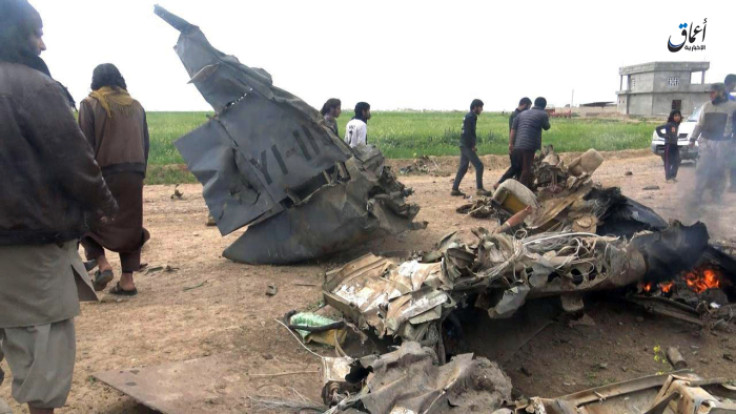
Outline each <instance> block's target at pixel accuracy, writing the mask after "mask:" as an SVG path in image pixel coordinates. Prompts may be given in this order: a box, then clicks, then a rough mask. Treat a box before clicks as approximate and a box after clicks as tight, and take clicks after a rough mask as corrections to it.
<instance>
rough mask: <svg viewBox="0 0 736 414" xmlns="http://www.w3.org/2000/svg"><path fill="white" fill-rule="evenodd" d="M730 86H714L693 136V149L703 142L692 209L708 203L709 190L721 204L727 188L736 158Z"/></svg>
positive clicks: (735, 108) (735, 106)
mask: <svg viewBox="0 0 736 414" xmlns="http://www.w3.org/2000/svg"><path fill="white" fill-rule="evenodd" d="M726 95H727V94H726V86H725V85H724V84H722V83H714V84H713V85H711V92H710V99H711V100H710V102H706V103H705V105H703V109H702V110H701V111H700V117H699V118H698V123H697V124H696V125H695V129H694V130H693V133H692V135H691V136H690V146H694V145H695V141H696V140H697V139H698V138H700V145H699V149H698V151H699V153H700V162H698V167H697V170H696V172H695V176H696V178H697V183H696V185H695V189H694V190H693V194H692V196H693V199H692V200H691V204H690V206H691V207H693V208H697V207H699V206H701V205H703V204H705V203H704V200H703V194H704V193H705V190H710V191H711V196H712V197H713V201H714V202H716V203H718V202H720V201H721V197H722V195H723V191H724V190H725V188H726V170H727V169H728V168H729V166H730V162H731V159H732V157H733V125H734V115H736V102H734V101H729V100H728V97H727V96H726Z"/></svg>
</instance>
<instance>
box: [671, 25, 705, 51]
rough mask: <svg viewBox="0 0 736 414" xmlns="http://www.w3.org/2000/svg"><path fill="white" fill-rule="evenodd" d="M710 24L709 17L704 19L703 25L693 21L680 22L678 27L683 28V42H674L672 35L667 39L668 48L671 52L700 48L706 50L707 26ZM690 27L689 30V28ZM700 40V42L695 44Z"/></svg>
mask: <svg viewBox="0 0 736 414" xmlns="http://www.w3.org/2000/svg"><path fill="white" fill-rule="evenodd" d="M707 24H708V19H707V18H706V19H703V27H702V28H701V27H700V26H699V25H698V26H693V23H690V24H687V23H680V24H679V25H678V28H679V29H680V30H682V31H681V32H680V35H681V36H682V42H681V43H679V44H674V43H672V36H670V38H669V40H668V41H667V49H669V51H670V52H672V53H675V52H679V51H680V50H681V49H685V50H688V51H691V52H695V51H698V50H705V44H703V43H705V26H707ZM688 28H689V30H688ZM696 41H699V43H700V44H693V43H695V42H696Z"/></svg>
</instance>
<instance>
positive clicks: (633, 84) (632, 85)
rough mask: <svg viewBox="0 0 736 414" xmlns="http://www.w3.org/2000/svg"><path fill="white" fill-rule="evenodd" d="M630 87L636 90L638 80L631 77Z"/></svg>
mask: <svg viewBox="0 0 736 414" xmlns="http://www.w3.org/2000/svg"><path fill="white" fill-rule="evenodd" d="M630 86H631V89H634V88H636V78H635V77H633V76H632V77H631V85H630Z"/></svg>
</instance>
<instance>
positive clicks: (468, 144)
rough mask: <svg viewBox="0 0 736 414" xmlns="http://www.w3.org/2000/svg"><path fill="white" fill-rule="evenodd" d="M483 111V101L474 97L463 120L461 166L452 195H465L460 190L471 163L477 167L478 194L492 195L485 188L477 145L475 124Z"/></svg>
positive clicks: (476, 182) (453, 185) (476, 183)
mask: <svg viewBox="0 0 736 414" xmlns="http://www.w3.org/2000/svg"><path fill="white" fill-rule="evenodd" d="M482 112H483V101H481V100H480V99H473V102H471V103H470V112H468V113H467V114H465V119H464V120H463V131H462V135H461V137H460V167H459V168H458V170H457V175H456V176H455V182H454V183H453V184H452V192H450V195H451V196H453V197H458V196H463V197H464V196H465V194H464V193H463V192H461V191H460V182H461V181H462V180H463V177H465V173H467V172H468V166H469V164H470V163H473V168H474V169H475V185H476V188H477V191H476V194H478V195H480V196H488V195H491V193H490V192H489V191H486V190H485V189H484V188H483V163H482V162H481V161H480V158H478V149H477V148H476V146H475V145H476V142H477V139H476V135H475V125H476V123H477V122H478V115H480V114H481V113H482Z"/></svg>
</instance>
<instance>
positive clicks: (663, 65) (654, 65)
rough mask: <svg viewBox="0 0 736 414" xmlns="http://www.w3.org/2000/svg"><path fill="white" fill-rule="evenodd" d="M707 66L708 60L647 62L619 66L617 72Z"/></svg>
mask: <svg viewBox="0 0 736 414" xmlns="http://www.w3.org/2000/svg"><path fill="white" fill-rule="evenodd" d="M709 68H710V62H649V63H640V64H638V65H632V66H623V67H620V68H619V69H618V74H619V75H632V74H635V73H645V72H671V71H690V72H700V71H703V70H708V69H709Z"/></svg>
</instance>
